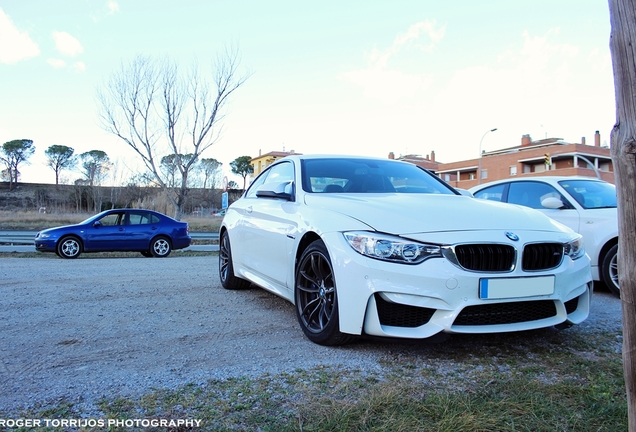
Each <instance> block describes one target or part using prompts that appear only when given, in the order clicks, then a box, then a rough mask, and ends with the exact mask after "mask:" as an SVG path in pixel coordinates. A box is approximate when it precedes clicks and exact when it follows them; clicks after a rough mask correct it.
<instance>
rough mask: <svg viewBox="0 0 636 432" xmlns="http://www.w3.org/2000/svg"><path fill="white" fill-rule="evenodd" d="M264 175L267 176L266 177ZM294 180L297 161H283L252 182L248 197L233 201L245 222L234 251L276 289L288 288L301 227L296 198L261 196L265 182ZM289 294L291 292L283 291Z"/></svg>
mask: <svg viewBox="0 0 636 432" xmlns="http://www.w3.org/2000/svg"><path fill="white" fill-rule="evenodd" d="M263 176H264V177H263ZM286 181H287V182H293V181H294V165H293V163H292V162H283V163H279V164H276V165H273V166H272V167H271V168H270V169H269V170H268V171H266V172H264V173H263V175H262V176H261V177H259V179H257V181H256V182H255V183H254V184H252V186H250V188H249V189H248V191H247V192H246V195H245V197H244V199H241V200H239V201H237V202H235V203H234V204H232V207H231V209H232V210H233V211H237V212H239V213H240V214H241V216H242V217H241V220H242V223H241V225H240V226H239V227H236V228H235V229H234V232H235V235H236V239H231V241H232V255H233V259H234V261H235V262H238V265H237V266H235V267H239V266H241V267H243V268H244V269H245V270H246V271H247V272H250V273H251V274H252V275H255V276H256V277H258V278H259V279H261V280H262V283H263V284H264V285H267V286H268V288H269V289H273V290H275V291H281V290H287V287H288V286H289V283H290V281H288V275H289V273H290V272H289V266H290V265H293V262H294V259H293V257H292V256H291V254H292V252H291V251H292V249H293V239H294V234H295V233H296V232H297V230H298V228H297V227H298V223H297V221H296V220H295V215H296V211H295V207H297V205H298V204H296V203H295V202H293V201H288V200H286V199H281V198H264V197H258V196H257V190H258V189H259V187H262V186H263V185H265V187H266V185H272V184H280V183H282V182H286ZM281 294H283V295H285V296H288V295H289V293H288V292H285V293H283V292H281Z"/></svg>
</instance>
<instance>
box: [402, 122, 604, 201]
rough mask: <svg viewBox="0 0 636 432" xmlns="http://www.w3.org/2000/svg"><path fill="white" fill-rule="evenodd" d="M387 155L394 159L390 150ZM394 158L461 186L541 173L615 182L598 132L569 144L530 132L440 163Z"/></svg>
mask: <svg viewBox="0 0 636 432" xmlns="http://www.w3.org/2000/svg"><path fill="white" fill-rule="evenodd" d="M389 158H394V156H393V154H392V153H390V154H389ZM396 159H399V160H404V161H408V162H411V163H414V164H416V165H419V166H421V167H423V168H426V169H429V170H432V171H434V172H435V173H436V174H437V175H439V176H440V177H441V178H442V179H443V180H445V181H446V182H447V183H449V184H450V185H452V186H454V187H458V188H463V189H468V188H471V187H473V186H477V185H478V184H481V183H488V182H491V181H495V180H502V179H506V178H512V177H535V176H544V175H562V176H576V175H580V176H586V177H600V178H601V179H603V180H605V181H607V182H610V183H614V169H613V166H612V159H611V156H610V148H609V147H608V146H601V135H600V133H599V131H596V133H595V134H594V145H588V144H586V140H585V138H584V137H583V138H582V139H581V142H580V143H568V142H565V141H563V140H562V139H561V138H546V139H541V140H538V141H533V140H532V138H531V137H530V135H523V136H522V137H521V144H520V145H519V146H515V147H509V148H505V149H501V150H494V151H488V152H486V151H484V152H482V155H481V158H476V159H468V160H464V161H459V162H451V163H440V162H437V161H435V152H431V157H430V158H429V156H428V155H427V156H426V157H420V156H414V155H408V156H401V157H399V158H396Z"/></svg>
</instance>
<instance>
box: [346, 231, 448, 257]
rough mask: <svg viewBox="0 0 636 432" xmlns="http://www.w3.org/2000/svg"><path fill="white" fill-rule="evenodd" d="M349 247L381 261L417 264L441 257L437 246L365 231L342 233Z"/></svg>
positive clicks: (440, 250)
mask: <svg viewBox="0 0 636 432" xmlns="http://www.w3.org/2000/svg"><path fill="white" fill-rule="evenodd" d="M344 237H345V239H347V242H349V245H350V246H351V247H352V248H353V249H354V250H355V251H356V252H358V253H359V254H360V255H364V256H367V257H369V258H375V259H379V260H382V261H390V262H395V263H402V264H419V263H421V262H423V261H424V260H426V259H428V258H434V257H441V256H442V249H441V248H440V247H439V246H438V245H433V244H426V243H417V242H414V241H411V240H406V239H403V238H401V237H394V236H389V235H385V234H378V233H373V232H366V231H353V232H346V233H344Z"/></svg>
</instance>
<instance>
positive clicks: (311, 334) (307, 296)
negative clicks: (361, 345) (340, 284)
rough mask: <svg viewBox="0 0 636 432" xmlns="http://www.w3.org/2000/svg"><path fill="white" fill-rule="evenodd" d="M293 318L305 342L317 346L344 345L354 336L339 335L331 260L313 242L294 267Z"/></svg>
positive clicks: (336, 298) (319, 242) (318, 243)
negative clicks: (294, 316)
mask: <svg viewBox="0 0 636 432" xmlns="http://www.w3.org/2000/svg"><path fill="white" fill-rule="evenodd" d="M295 281H296V286H295V288H294V300H295V301H294V303H295V304H296V317H297V318H298V322H299V323H300V327H301V328H302V330H303V333H305V336H307V339H309V340H310V341H312V342H314V343H317V344H319V345H327V346H334V345H343V344H346V343H349V342H351V341H353V340H354V339H355V336H353V335H349V334H344V333H341V332H340V320H339V318H338V296H337V292H336V280H335V278H334V274H333V267H332V265H331V259H330V258H329V253H328V252H327V248H326V247H325V244H324V243H323V242H322V241H321V240H316V241H314V242H313V243H311V244H310V245H309V247H307V249H305V251H304V252H303V254H302V256H301V257H300V261H299V262H298V267H296V277H295Z"/></svg>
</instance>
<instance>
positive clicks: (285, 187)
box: [256, 181, 294, 201]
mask: <svg viewBox="0 0 636 432" xmlns="http://www.w3.org/2000/svg"><path fill="white" fill-rule="evenodd" d="M256 196H257V197H258V198H279V199H284V200H286V201H292V200H293V199H294V182H293V181H286V182H282V183H265V184H264V185H261V186H259V187H258V189H256Z"/></svg>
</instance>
